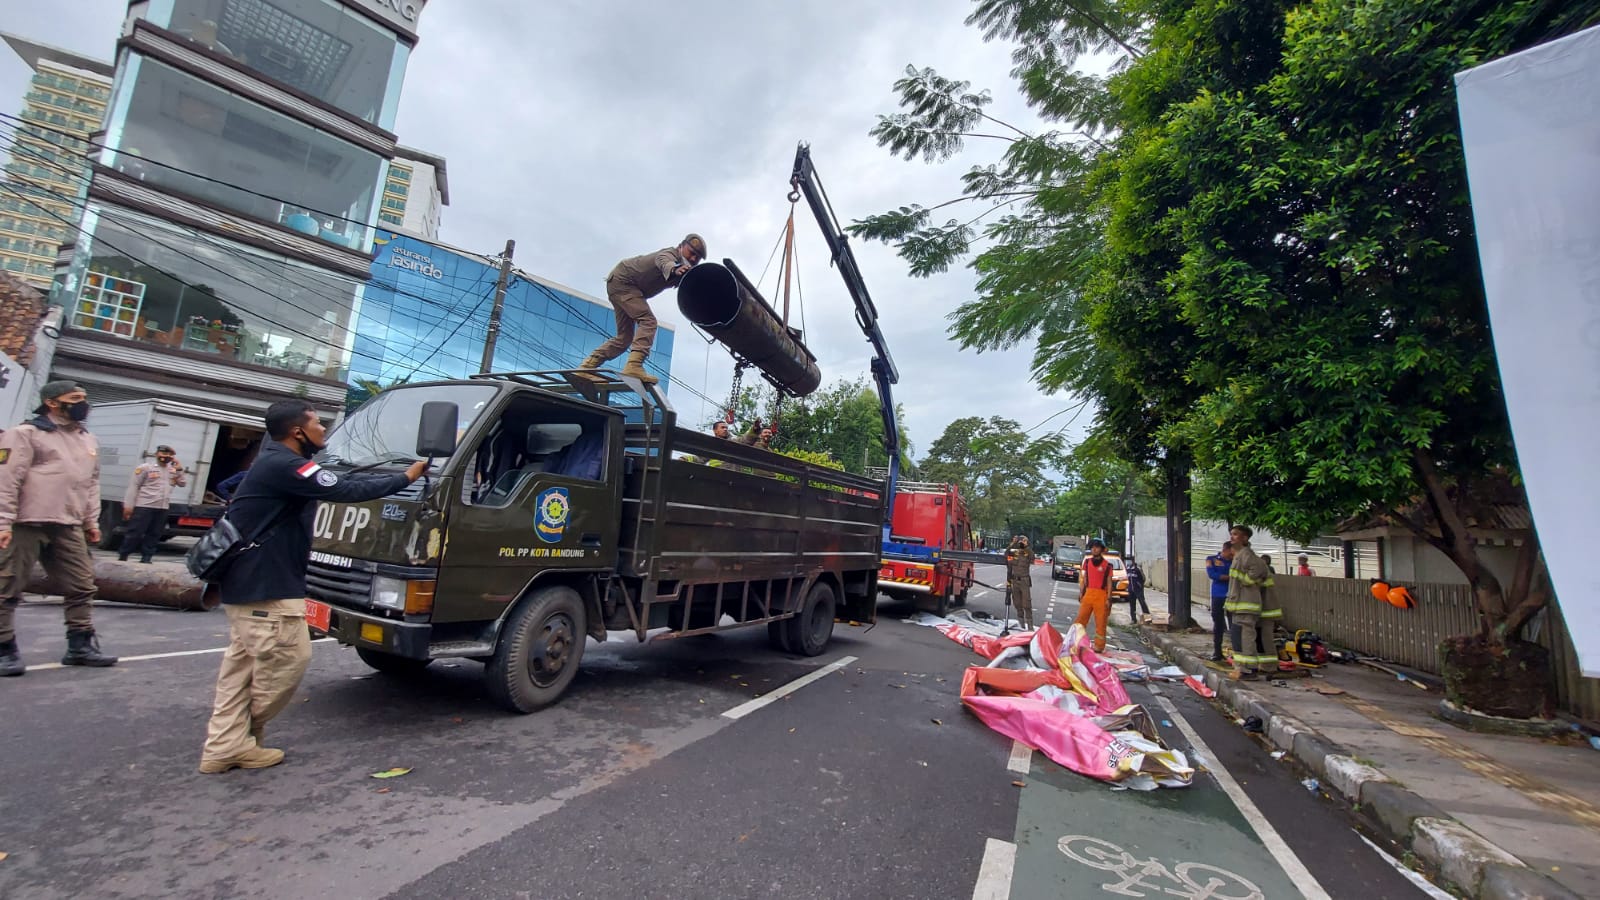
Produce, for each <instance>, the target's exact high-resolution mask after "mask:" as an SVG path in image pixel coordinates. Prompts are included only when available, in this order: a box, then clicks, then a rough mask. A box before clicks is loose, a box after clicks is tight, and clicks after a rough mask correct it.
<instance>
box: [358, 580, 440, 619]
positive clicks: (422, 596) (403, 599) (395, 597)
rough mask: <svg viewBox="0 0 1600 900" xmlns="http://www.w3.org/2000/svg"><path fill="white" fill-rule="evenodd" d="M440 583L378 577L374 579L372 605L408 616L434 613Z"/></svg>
mask: <svg viewBox="0 0 1600 900" xmlns="http://www.w3.org/2000/svg"><path fill="white" fill-rule="evenodd" d="M437 584H438V582H436V581H428V580H423V579H407V578H394V577H392V576H389V575H377V576H374V577H373V579H372V595H371V596H372V605H373V606H376V607H379V608H381V609H389V610H393V611H395V612H398V613H405V614H406V615H408V616H416V615H427V614H428V613H431V612H433V591H434V587H435V586H437Z"/></svg>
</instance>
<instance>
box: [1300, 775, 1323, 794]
mask: <svg viewBox="0 0 1600 900" xmlns="http://www.w3.org/2000/svg"><path fill="white" fill-rule="evenodd" d="M1300 786H1301V787H1303V788H1305V789H1306V790H1308V791H1310V792H1311V793H1313V794H1315V793H1316V792H1317V791H1320V790H1322V782H1320V781H1318V780H1316V779H1315V778H1307V779H1306V780H1304V781H1302V782H1300Z"/></svg>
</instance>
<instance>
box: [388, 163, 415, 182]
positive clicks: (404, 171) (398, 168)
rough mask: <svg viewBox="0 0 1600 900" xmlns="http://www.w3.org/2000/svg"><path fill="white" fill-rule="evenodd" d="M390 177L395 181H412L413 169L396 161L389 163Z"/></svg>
mask: <svg viewBox="0 0 1600 900" xmlns="http://www.w3.org/2000/svg"><path fill="white" fill-rule="evenodd" d="M389 177H390V178H391V179H393V180H395V181H410V180H411V170H410V169H408V168H406V167H405V166H402V165H398V164H396V163H390V164H389Z"/></svg>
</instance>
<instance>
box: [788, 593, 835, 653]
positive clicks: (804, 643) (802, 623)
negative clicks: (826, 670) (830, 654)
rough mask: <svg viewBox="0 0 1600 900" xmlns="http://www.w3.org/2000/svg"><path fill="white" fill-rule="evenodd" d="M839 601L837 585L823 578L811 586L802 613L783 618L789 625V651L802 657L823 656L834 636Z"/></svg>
mask: <svg viewBox="0 0 1600 900" xmlns="http://www.w3.org/2000/svg"><path fill="white" fill-rule="evenodd" d="M837 603H838V601H837V600H836V599H835V598H834V596H833V588H832V587H830V586H829V585H828V583H827V582H824V581H819V582H817V583H816V584H814V585H812V586H811V593H809V594H807V595H806V603H805V606H803V607H801V609H800V614H799V615H797V616H795V617H794V618H792V619H785V620H783V624H785V625H787V626H789V641H788V644H789V646H788V650H789V652H790V653H797V654H799V655H801V656H819V655H821V653H822V651H824V650H826V649H828V641H829V640H830V639H831V638H832V637H833V615H834V610H835V609H836V607H837Z"/></svg>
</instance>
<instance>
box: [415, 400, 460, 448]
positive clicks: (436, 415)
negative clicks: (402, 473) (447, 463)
mask: <svg viewBox="0 0 1600 900" xmlns="http://www.w3.org/2000/svg"><path fill="white" fill-rule="evenodd" d="M460 419H461V408H460V407H459V406H457V405H456V404H454V403H450V402H448V401H444V400H430V401H428V402H427V403H424V404H422V420H421V422H420V423H418V425H417V455H418V456H421V457H423V458H425V459H437V458H440V457H449V456H451V455H453V454H454V453H455V452H456V429H457V427H458V425H457V423H458V422H459V421H460Z"/></svg>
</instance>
